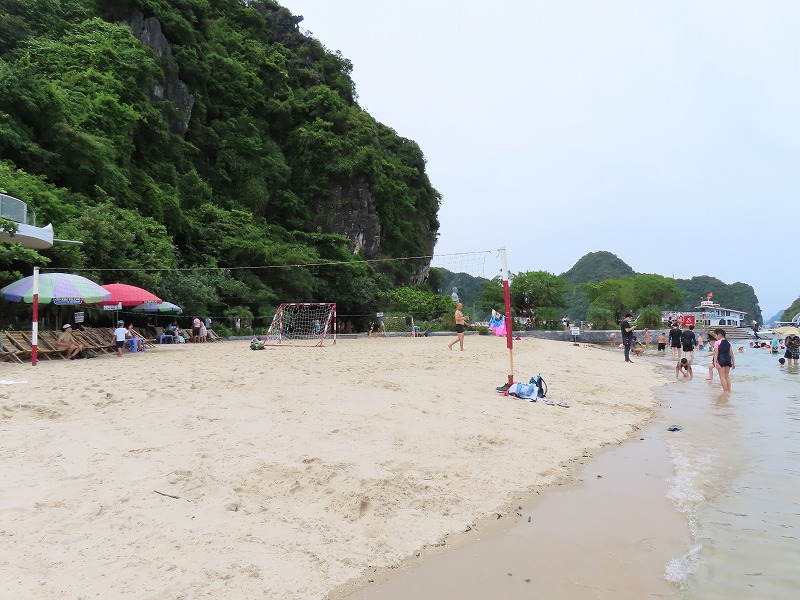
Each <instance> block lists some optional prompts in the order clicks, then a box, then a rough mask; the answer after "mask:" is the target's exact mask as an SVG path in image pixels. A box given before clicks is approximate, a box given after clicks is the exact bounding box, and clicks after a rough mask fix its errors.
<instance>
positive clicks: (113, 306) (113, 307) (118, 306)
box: [103, 302, 122, 310]
mask: <svg viewBox="0 0 800 600" xmlns="http://www.w3.org/2000/svg"><path fill="white" fill-rule="evenodd" d="M103 310H122V302H117V303H116V304H111V305H108V304H104V305H103Z"/></svg>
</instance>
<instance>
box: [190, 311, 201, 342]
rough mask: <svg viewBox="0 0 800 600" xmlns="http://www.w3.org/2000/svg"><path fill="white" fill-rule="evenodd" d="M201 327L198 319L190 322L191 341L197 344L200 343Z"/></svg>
mask: <svg viewBox="0 0 800 600" xmlns="http://www.w3.org/2000/svg"><path fill="white" fill-rule="evenodd" d="M202 325H203V323H202V321H200V317H195V318H194V320H193V321H192V341H193V342H194V343H198V342H199V341H200V327H201V326H202Z"/></svg>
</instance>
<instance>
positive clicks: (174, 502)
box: [0, 336, 658, 600]
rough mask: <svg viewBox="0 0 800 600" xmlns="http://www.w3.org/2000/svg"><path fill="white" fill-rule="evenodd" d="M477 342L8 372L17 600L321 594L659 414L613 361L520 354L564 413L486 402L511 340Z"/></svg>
mask: <svg viewBox="0 0 800 600" xmlns="http://www.w3.org/2000/svg"><path fill="white" fill-rule="evenodd" d="M465 345H466V348H467V351H465V352H463V353H462V352H458V351H455V350H454V351H452V352H449V351H447V349H446V347H445V346H446V343H444V341H443V340H441V338H439V339H433V340H431V339H425V338H416V339H414V338H398V339H377V340H376V339H373V340H358V341H342V342H341V343H339V344H337V345H336V346H335V347H327V348H324V349H319V348H277V349H271V350H267V351H263V352H253V351H250V350H249V349H248V346H247V344H246V343H244V342H243V343H237V342H222V343H215V344H199V345H197V346H193V345H188V346H186V347H184V346H183V345H180V346H177V347H171V346H166V347H163V348H156V349H153V350H148V351H147V352H144V353H137V354H133V355H128V354H126V355H125V356H124V357H123V358H122V359H117V358H115V357H108V358H102V359H98V360H93V361H59V362H49V363H40V365H39V366H38V367H36V368H35V369H32V368H31V367H30V366H29V365H9V368H8V369H7V370H6V376H5V377H6V378H8V379H14V380H27V382H28V383H26V384H20V385H11V386H3V388H0V400H2V402H0V405H2V406H1V408H2V416H3V420H2V421H1V422H2V423H3V429H4V436H3V438H2V440H0V456H1V457H2V460H3V461H4V464H5V465H6V468H7V477H6V481H5V482H4V483H3V484H2V489H0V492H2V493H0V497H2V498H4V500H3V501H2V503H0V515H2V516H3V518H4V521H5V522H7V523H8V525H7V527H6V536H7V538H6V539H7V541H8V543H7V544H6V545H5V548H4V550H3V551H0V570H2V571H3V574H4V578H5V579H6V580H7V581H15V582H16V584H15V585H16V589H15V592H16V593H17V595H18V596H20V597H23V596H26V595H27V596H31V597H35V596H36V595H37V594H38V595H42V594H45V595H46V594H50V595H53V594H56V595H58V594H60V595H74V592H75V590H80V589H84V590H85V589H90V588H91V589H95V590H96V591H97V592H98V593H105V594H106V595H108V594H111V595H114V596H115V597H131V598H133V597H136V598H137V599H139V598H155V597H159V594H164V593H168V594H173V595H174V594H178V593H194V594H202V593H221V592H222V591H223V590H224V593H227V594H229V595H232V596H238V597H248V596H253V595H259V594H260V595H261V596H263V597H268V598H282V599H283V598H286V599H298V600H299V599H306V598H320V597H325V596H326V595H329V594H330V593H331V590H335V589H337V588H339V587H340V586H342V585H343V584H345V583H346V582H348V581H353V580H354V579H355V578H358V577H360V576H362V575H363V574H364V573H369V572H371V570H372V569H375V568H378V569H381V570H385V571H387V572H388V571H392V570H394V569H396V567H397V566H398V565H400V564H401V563H402V561H403V560H404V559H405V558H407V557H409V556H413V555H414V554H416V553H417V552H419V553H420V555H422V554H423V552H422V550H423V549H424V548H426V547H430V546H432V545H434V544H441V543H442V541H443V540H445V543H447V544H450V543H455V538H456V537H457V536H453V535H452V534H451V532H453V531H463V530H464V529H466V528H467V527H468V526H469V527H472V528H473V529H474V525H476V524H477V525H478V527H479V530H480V531H481V533H483V526H482V525H480V523H479V522H478V521H477V520H476V518H475V515H492V514H494V512H495V511H497V510H498V508H497V507H502V506H508V507H514V506H515V503H516V506H519V505H522V503H519V498H520V497H522V496H521V494H520V493H519V491H518V490H520V489H526V488H527V489H529V490H531V492H530V494H531V495H535V494H536V490H542V489H545V488H547V487H548V486H551V485H552V484H554V483H557V482H561V481H565V480H566V478H568V477H569V475H570V474H571V473H573V472H574V469H575V468H576V467H577V466H578V465H577V461H580V460H584V461H585V460H586V458H587V456H592V455H594V454H595V453H596V451H597V450H598V449H599V448H603V447H607V446H609V445H613V444H619V443H620V442H622V441H624V440H625V439H627V438H628V437H629V434H630V433H631V432H632V431H634V430H635V429H634V428H635V427H637V426H639V425H641V424H642V423H644V422H647V421H648V420H649V419H650V418H651V417H652V415H653V414H654V411H655V406H656V403H655V401H654V399H653V398H652V396H651V394H650V393H649V391H648V392H645V393H641V394H634V395H632V396H627V395H624V394H619V393H618V392H617V387H618V384H619V381H621V380H622V379H625V380H626V381H627V382H628V384H629V385H630V386H632V388H633V389H645V390H649V389H650V387H651V386H653V385H654V379H655V378H654V377H653V375H654V369H653V368H651V367H650V366H647V365H641V368H639V367H635V368H633V369H631V367H630V366H629V365H626V364H625V363H623V362H622V361H621V356H620V355H619V354H615V353H609V352H603V351H602V350H601V351H598V350H600V349H597V348H594V347H592V346H587V345H581V346H577V347H576V346H572V345H571V344H561V343H557V342H548V341H542V340H529V341H522V342H518V343H517V344H516V347H515V370H516V372H517V374H518V376H519V378H520V379H523V380H526V379H527V376H526V377H522V376H521V374H522V373H527V374H529V375H528V376H530V375H535V374H539V373H541V374H542V376H543V377H544V378H545V380H546V381H547V383H548V385H549V394H548V397H549V399H552V400H553V401H554V402H559V401H562V400H564V401H567V402H568V403H569V404H570V408H568V409H565V408H560V407H557V406H546V405H544V404H543V403H538V402H537V403H527V402H524V401H522V400H518V399H513V398H509V397H503V396H501V395H499V394H497V392H496V391H494V388H495V387H496V386H497V385H500V384H502V383H504V380H505V370H506V366H507V349H506V348H505V344H504V340H502V339H499V340H498V339H497V338H492V337H487V336H471V337H469V338H468V339H467V343H466V344H465ZM656 383H658V381H656ZM154 491H155V492H156V493H154ZM161 493H163V494H169V495H170V497H165V496H163V495H159V494H161ZM173 496H177V497H178V498H173ZM511 516H513V514H512V515H511ZM504 521H509V522H510V520H509V519H507V517H506V516H504V517H502V518H501V519H500V520H499V521H498V523H502V522H504ZM502 524H503V525H505V523H502ZM43 531H44V532H46V534H45V535H44V536H42V535H41V534H37V532H43ZM54 548H58V549H59V552H58V553H57V554H54V552H53V549H54ZM176 548H179V549H180V551H179V552H176ZM65 555H66V556H68V558H67V559H65V558H64V556H65ZM145 556H146V557H148V558H147V559H146V562H143V561H145V558H144V557H145ZM109 561H111V562H109ZM393 567H394V569H393ZM43 574H45V575H43ZM93 586H94V587H93Z"/></svg>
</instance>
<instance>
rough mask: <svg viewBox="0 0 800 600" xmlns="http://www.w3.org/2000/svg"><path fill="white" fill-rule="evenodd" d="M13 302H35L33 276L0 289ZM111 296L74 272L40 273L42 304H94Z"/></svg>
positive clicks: (40, 300)
mask: <svg viewBox="0 0 800 600" xmlns="http://www.w3.org/2000/svg"><path fill="white" fill-rule="evenodd" d="M0 295H2V297H3V298H4V299H5V300H10V301H11V302H25V303H26V304H32V303H33V276H29V277H25V278H23V279H20V280H19V281H15V282H14V283H11V284H9V285H7V286H6V287H4V288H3V289H1V290H0ZM110 297H111V293H110V292H108V291H107V290H105V289H103V288H102V287H101V286H100V285H98V284H96V283H95V282H94V281H91V280H89V279H86V278H85V277H81V276H80V275H73V274H72V273H42V274H41V275H39V302H40V303H42V304H60V305H65V304H94V303H96V302H103V301H105V300H108V299H109V298H110Z"/></svg>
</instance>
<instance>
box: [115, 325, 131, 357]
mask: <svg viewBox="0 0 800 600" xmlns="http://www.w3.org/2000/svg"><path fill="white" fill-rule="evenodd" d="M127 336H128V330H127V329H126V328H125V321H117V328H116V329H115V330H114V342H115V343H116V346H117V356H122V349H123V348H124V347H125V338H126V337H127Z"/></svg>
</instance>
